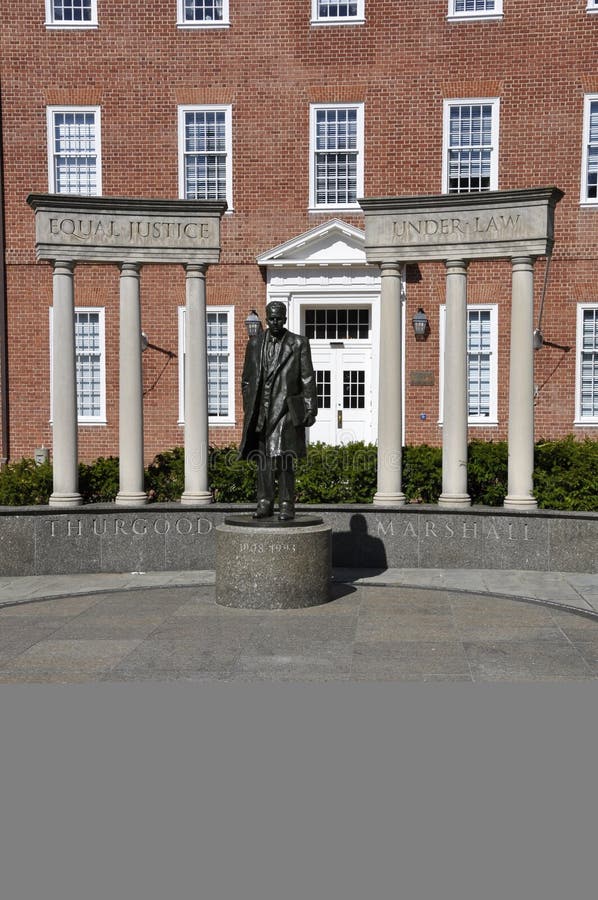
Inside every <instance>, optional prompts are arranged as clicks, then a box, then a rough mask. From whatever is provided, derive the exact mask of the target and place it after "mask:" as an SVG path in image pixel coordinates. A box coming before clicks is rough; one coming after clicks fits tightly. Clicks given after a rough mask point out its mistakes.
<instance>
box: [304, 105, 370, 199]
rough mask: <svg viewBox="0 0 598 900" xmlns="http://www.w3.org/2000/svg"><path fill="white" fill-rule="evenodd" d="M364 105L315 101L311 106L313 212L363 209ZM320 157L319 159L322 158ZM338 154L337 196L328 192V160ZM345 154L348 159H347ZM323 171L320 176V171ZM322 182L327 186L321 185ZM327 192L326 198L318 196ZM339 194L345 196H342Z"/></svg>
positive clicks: (310, 179)
mask: <svg viewBox="0 0 598 900" xmlns="http://www.w3.org/2000/svg"><path fill="white" fill-rule="evenodd" d="M364 143H365V141H364V104H363V103H312V104H311V106H310V108H309V212H320V211H322V210H330V211H340V210H350V211H353V210H357V211H360V209H361V208H360V206H359V203H358V198H359V197H362V196H363V194H364V179H363V171H364V159H363V157H364ZM318 157H319V158H318ZM332 157H336V161H337V163H338V164H339V165H344V171H343V172H342V173H341V174H340V175H339V176H338V177H337V179H336V182H335V183H336V185H337V199H330V196H329V195H328V190H329V188H328V185H329V180H328V178H327V177H326V169H327V165H328V163H327V160H328V159H330V158H332ZM343 157H344V160H343ZM320 170H323V171H322V175H321V177H319V174H318V173H319V171H320ZM320 185H322V186H323V187H321V186H320ZM323 192H325V193H326V194H327V196H326V197H325V198H324V199H318V198H319V195H320V194H322V193H323ZM338 195H342V196H341V197H340V199H339V197H338Z"/></svg>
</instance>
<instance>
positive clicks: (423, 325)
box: [411, 306, 430, 341]
mask: <svg viewBox="0 0 598 900" xmlns="http://www.w3.org/2000/svg"><path fill="white" fill-rule="evenodd" d="M411 324H412V325H413V331H414V333H415V340H416V341H425V340H426V338H427V337H428V335H429V334H430V323H429V322H428V317H427V315H426V314H425V312H424V311H423V309H422V308H421V306H420V308H419V309H418V311H417V312H416V313H415V315H414V316H413V318H412V319H411Z"/></svg>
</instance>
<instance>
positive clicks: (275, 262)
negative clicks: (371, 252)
mask: <svg viewBox="0 0 598 900" xmlns="http://www.w3.org/2000/svg"><path fill="white" fill-rule="evenodd" d="M257 263H258V265H259V266H299V265H300V266H331V265H332V266H333V265H341V266H364V265H367V261H366V258H365V233H364V232H363V231H360V229H359V228H355V227H354V226H353V225H348V224H347V223H346V222H341V220H340V219H332V220H331V221H330V222H326V223H325V224H324V225H318V226H317V228H312V229H311V230H310V231H306V232H304V233H303V234H300V235H299V236H298V237H295V238H291V240H290V241H285V243H284V244H279V245H278V247H274V248H273V249H272V250H267V251H266V252H265V253H262V254H261V255H260V256H258V258H257Z"/></svg>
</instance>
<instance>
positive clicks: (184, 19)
mask: <svg viewBox="0 0 598 900" xmlns="http://www.w3.org/2000/svg"><path fill="white" fill-rule="evenodd" d="M177 25H178V26H179V28H227V27H228V26H229V25H230V20H229V13H228V0H177Z"/></svg>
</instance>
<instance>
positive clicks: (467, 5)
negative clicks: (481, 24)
mask: <svg viewBox="0 0 598 900" xmlns="http://www.w3.org/2000/svg"><path fill="white" fill-rule="evenodd" d="M448 18H449V19H456V20H457V21H459V20H462V21H468V20H471V19H500V18H502V0H449V4H448Z"/></svg>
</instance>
